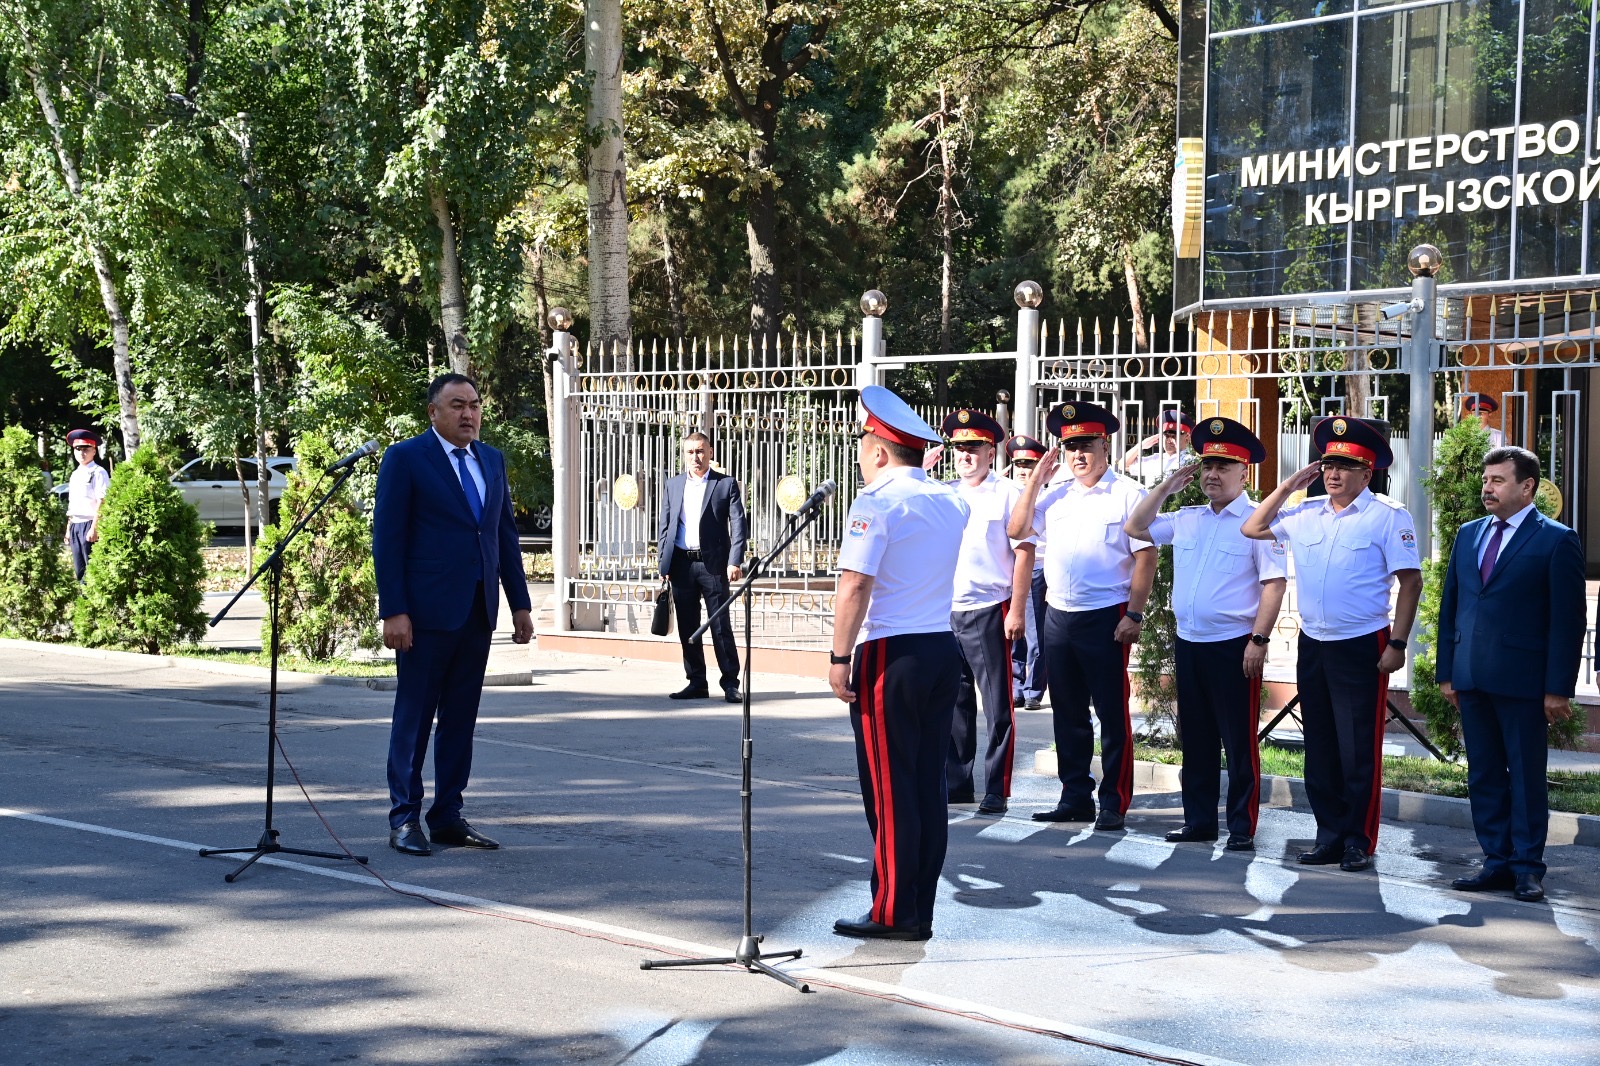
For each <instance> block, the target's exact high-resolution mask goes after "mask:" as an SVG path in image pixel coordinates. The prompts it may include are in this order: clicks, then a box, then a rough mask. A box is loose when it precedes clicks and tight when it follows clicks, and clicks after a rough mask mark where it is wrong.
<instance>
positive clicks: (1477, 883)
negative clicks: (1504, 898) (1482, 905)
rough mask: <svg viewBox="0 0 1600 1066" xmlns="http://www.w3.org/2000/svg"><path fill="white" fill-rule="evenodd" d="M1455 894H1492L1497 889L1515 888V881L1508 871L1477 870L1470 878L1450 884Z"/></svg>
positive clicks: (1462, 878)
mask: <svg viewBox="0 0 1600 1066" xmlns="http://www.w3.org/2000/svg"><path fill="white" fill-rule="evenodd" d="M1450 887H1451V888H1453V889H1455V890H1456V891H1457V892H1493V891H1495V890H1497V889H1509V888H1515V887H1517V879H1516V878H1515V877H1514V876H1512V873H1511V871H1510V870H1507V869H1504V868H1502V869H1499V870H1479V871H1478V872H1477V873H1476V874H1474V875H1473V876H1471V877H1458V878H1456V879H1455V880H1454V881H1451V882H1450Z"/></svg>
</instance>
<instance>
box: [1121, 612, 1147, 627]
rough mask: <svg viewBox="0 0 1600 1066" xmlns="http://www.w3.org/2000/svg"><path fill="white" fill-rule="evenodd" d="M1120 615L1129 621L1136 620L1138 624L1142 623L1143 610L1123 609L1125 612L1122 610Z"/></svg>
mask: <svg viewBox="0 0 1600 1066" xmlns="http://www.w3.org/2000/svg"><path fill="white" fill-rule="evenodd" d="M1122 617H1124V618H1126V619H1128V620H1129V621H1132V622H1137V623H1138V624H1140V625H1144V612H1143V611H1125V612H1123V615H1122Z"/></svg>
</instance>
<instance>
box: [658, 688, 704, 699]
mask: <svg viewBox="0 0 1600 1066" xmlns="http://www.w3.org/2000/svg"><path fill="white" fill-rule="evenodd" d="M710 698H711V690H710V689H708V688H706V687H705V686H704V685H690V686H689V687H688V688H684V689H679V690H678V691H677V692H669V693H667V699H669V700H709V699H710Z"/></svg>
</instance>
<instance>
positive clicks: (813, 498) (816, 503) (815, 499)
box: [799, 478, 839, 514]
mask: <svg viewBox="0 0 1600 1066" xmlns="http://www.w3.org/2000/svg"><path fill="white" fill-rule="evenodd" d="M838 491H839V485H838V483H837V482H835V481H834V480H833V478H829V479H828V480H826V481H824V482H823V483H822V484H820V485H818V486H817V487H816V489H815V491H813V492H812V493H811V495H810V496H809V497H808V498H807V499H806V502H805V503H802V504H801V505H800V511H799V513H800V514H811V513H812V512H814V511H816V510H818V509H819V508H821V507H822V505H823V504H824V503H826V502H827V501H828V497H830V496H832V495H833V494H834V493H836V492H838Z"/></svg>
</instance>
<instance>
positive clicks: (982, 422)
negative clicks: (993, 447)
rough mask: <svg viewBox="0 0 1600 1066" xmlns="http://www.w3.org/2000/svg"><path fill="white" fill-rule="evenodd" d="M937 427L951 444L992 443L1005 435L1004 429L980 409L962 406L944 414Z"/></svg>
mask: <svg viewBox="0 0 1600 1066" xmlns="http://www.w3.org/2000/svg"><path fill="white" fill-rule="evenodd" d="M939 428H940V429H941V430H943V431H944V435H945V436H946V437H949V438H950V441H951V443H952V444H962V443H967V444H994V443H995V442H997V441H998V440H999V439H1000V438H1001V437H1003V436H1005V435H1006V431H1005V429H1004V428H1003V427H1002V426H1001V425H1000V423H999V422H996V421H995V420H994V419H993V418H990V417H989V416H988V415H986V414H984V413H983V412H982V411H974V410H972V409H971V408H970V407H963V408H961V409H960V410H959V411H951V412H950V413H949V414H948V415H945V418H944V422H943V423H941V424H940V426H939Z"/></svg>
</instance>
